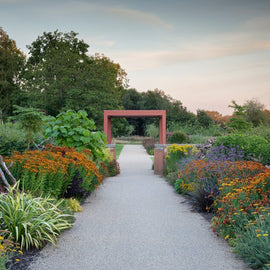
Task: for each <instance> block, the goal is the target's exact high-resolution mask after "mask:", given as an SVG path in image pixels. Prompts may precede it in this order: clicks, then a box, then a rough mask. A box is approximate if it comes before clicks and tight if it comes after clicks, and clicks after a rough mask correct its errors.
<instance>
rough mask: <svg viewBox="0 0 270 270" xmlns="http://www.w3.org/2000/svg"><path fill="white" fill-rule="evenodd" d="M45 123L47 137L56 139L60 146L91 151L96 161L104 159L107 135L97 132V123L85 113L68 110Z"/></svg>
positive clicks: (48, 118) (46, 120)
mask: <svg viewBox="0 0 270 270" xmlns="http://www.w3.org/2000/svg"><path fill="white" fill-rule="evenodd" d="M44 121H45V122H46V125H45V126H46V127H45V136H46V137H52V138H54V139H55V140H56V142H57V144H58V145H59V146H67V147H75V148H77V149H78V151H81V150H82V149H90V150H91V152H92V155H93V158H94V159H102V157H103V148H104V144H105V141H106V137H105V134H104V133H103V132H100V131H95V130H96V126H95V123H94V121H93V120H90V119H88V118H87V113H86V112H85V111H78V112H77V113H76V112H74V111H72V110H68V111H66V112H62V113H60V114H58V115H57V116H56V118H55V117H52V116H50V117H46V118H44Z"/></svg>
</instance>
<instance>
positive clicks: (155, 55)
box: [0, 0, 270, 114]
mask: <svg viewBox="0 0 270 270" xmlns="http://www.w3.org/2000/svg"><path fill="white" fill-rule="evenodd" d="M0 26H2V27H3V29H4V30H5V31H6V32H7V33H8V35H9V36H10V38H12V39H14V40H15V41H16V43H17V46H18V47H19V48H20V49H21V50H22V51H24V52H27V49H26V45H30V44H31V43H32V42H33V41H34V40H36V38H37V37H38V36H39V35H42V33H43V32H44V31H45V32H49V31H54V30H56V29H58V30H59V31H61V32H69V31H71V30H73V31H75V32H78V33H79V38H80V39H83V40H84V41H85V42H86V43H88V44H89V45H90V48H89V54H94V53H104V54H105V55H106V56H108V57H109V58H110V59H112V60H113V61H114V62H117V63H119V64H120V65H121V67H122V68H124V69H125V70H126V72H127V74H128V78H129V84H130V87H131V88H136V89H137V90H138V91H147V90H154V89H155V88H158V89H162V90H164V91H165V92H166V93H167V94H169V95H171V96H172V97H174V98H176V99H179V100H181V101H182V103H183V105H184V106H186V107H187V109H188V110H189V111H192V112H196V110H197V109H205V110H216V111H219V112H220V113H222V114H231V113H232V109H230V108H228V105H229V104H231V101H232V100H235V101H236V102H237V103H239V104H243V103H244V102H245V101H247V100H250V99H253V98H256V99H257V100H258V101H259V102H261V103H263V104H264V105H265V106H266V108H267V109H270V0H226V1H224V0H196V1H195V0H186V1H184V0H167V1H164V0H162V1H161V0H153V1H152V0H150V1H147V0H136V1H134V0H132V1H130V0H126V1H125V0H99V1H91V0H81V1H75V0H74V1H70V0H65V1H64V0H62V1H61V0H46V1H44V0H0Z"/></svg>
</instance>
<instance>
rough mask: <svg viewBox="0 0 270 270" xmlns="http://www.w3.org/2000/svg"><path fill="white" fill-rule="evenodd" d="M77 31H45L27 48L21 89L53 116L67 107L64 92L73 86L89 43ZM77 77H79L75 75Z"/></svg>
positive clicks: (80, 70)
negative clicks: (80, 38) (27, 55)
mask: <svg viewBox="0 0 270 270" xmlns="http://www.w3.org/2000/svg"><path fill="white" fill-rule="evenodd" d="M76 36H77V33H75V32H73V31H71V32H70V33H61V32H58V31H57V30H56V31H54V32H53V33H51V32H49V33H46V32H44V33H43V35H42V36H39V37H38V38H37V40H36V41H34V42H33V43H32V44H31V45H30V46H27V47H28V49H29V55H30V57H29V59H28V61H27V64H26V67H25V69H24V72H23V73H22V77H21V78H22V81H23V83H22V85H23V90H24V91H25V92H26V94H28V97H29V102H30V104H31V105H33V106H35V107H39V108H42V109H44V110H46V112H47V113H48V114H51V115H56V114H58V113H59V112H60V111H61V110H62V108H64V107H65V106H66V99H67V93H68V92H69V91H71V90H74V89H76V82H77V80H78V78H80V74H81V72H82V70H83V66H84V62H85V60H86V59H87V55H86V52H87V49H88V47H89V46H88V45H87V44H86V43H84V42H83V41H81V40H78V38H77V37H76ZM78 76H79V77H78Z"/></svg>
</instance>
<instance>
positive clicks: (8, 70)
mask: <svg viewBox="0 0 270 270" xmlns="http://www.w3.org/2000/svg"><path fill="white" fill-rule="evenodd" d="M27 48H28V50H29V54H28V56H27V57H26V56H25V55H24V54H23V53H22V52H21V51H20V50H19V49H18V48H17V46H16V42H15V41H14V40H12V39H11V38H9V36H8V34H7V33H6V32H5V31H4V30H3V29H2V28H1V27H0V95H1V98H0V120H1V121H3V120H6V119H7V118H8V117H9V116H11V115H12V114H13V110H14V107H13V105H19V106H22V107H33V108H37V109H40V110H42V111H43V112H44V113H45V114H47V115H52V116H56V115H57V114H59V113H60V112H62V111H66V110H68V109H72V110H75V111H78V110H82V109H83V110H85V111H86V112H87V114H88V117H89V118H91V119H93V120H94V121H95V123H96V126H97V128H98V129H102V127H103V110H109V109H111V110H116V109H126V110H162V109H163V110H166V111H167V121H168V123H171V122H179V123H195V122H196V123H199V124H201V125H202V126H205V127H207V126H208V125H210V124H212V123H214V122H215V119H214V118H213V117H212V116H213V115H211V113H209V112H208V113H207V112H205V111H203V110H198V111H197V115H195V114H193V113H191V112H189V111H187V109H186V107H184V106H183V104H182V102H181V101H179V100H176V99H174V98H172V97H170V96H169V95H167V94H165V92H164V91H162V90H159V89H155V90H149V91H147V92H138V91H137V90H136V89H129V88H128V79H127V74H126V72H125V70H124V69H122V68H121V66H120V65H119V64H117V63H114V62H113V61H112V60H111V59H109V58H108V57H106V56H104V55H100V54H95V55H91V56H89V55H88V54H87V52H88V48H89V45H88V44H86V43H85V42H84V41H83V40H80V39H78V33H75V32H73V31H71V32H68V33H62V32H59V31H58V30H56V31H54V32H44V33H43V34H42V35H41V36H38V38H37V39H36V40H35V41H34V42H32V44H31V45H29V46H27ZM254 106H255V105H254ZM254 106H253V107H254ZM255 107H256V106H255ZM247 108H248V107H247ZM247 117H249V119H247V121H255V120H252V117H251V116H250V115H249V114H247ZM152 123H156V124H157V119H127V120H126V119H114V121H113V132H114V133H115V134H117V135H121V134H125V133H127V132H128V133H132V132H133V133H135V134H140V135H143V134H144V132H145V127H146V125H148V124H152Z"/></svg>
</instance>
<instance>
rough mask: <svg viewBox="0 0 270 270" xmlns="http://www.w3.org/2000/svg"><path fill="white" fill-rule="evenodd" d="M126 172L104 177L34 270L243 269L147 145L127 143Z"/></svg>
mask: <svg viewBox="0 0 270 270" xmlns="http://www.w3.org/2000/svg"><path fill="white" fill-rule="evenodd" d="M118 161H119V163H120V168H121V174H120V175H119V176H117V177H112V178H108V179H106V180H105V183H104V185H103V186H101V187H100V188H99V189H98V190H97V191H96V193H95V194H92V195H91V196H90V197H89V198H88V199H87V201H86V203H85V204H84V205H83V212H82V213H78V214H76V219H77V220H76V222H75V224H74V227H73V228H71V229H70V230H68V231H66V232H64V233H63V234H62V235H61V237H60V239H59V241H58V248H55V247H53V246H50V245H47V246H46V247H45V248H44V249H43V250H42V251H41V252H40V256H38V257H37V259H36V260H35V261H34V263H32V264H31V267H30V269H31V270H181V269H183V270H241V269H248V268H247V267H246V266H245V265H244V263H243V262H242V261H240V260H237V259H236V258H235V255H234V254H233V253H231V249H230V247H229V246H228V245H227V243H226V242H225V241H223V240H222V239H220V238H218V237H217V236H216V235H215V234H214V233H213V232H212V231H211V230H210V224H209V223H208V222H207V221H206V220H205V219H204V218H203V217H202V216H201V215H200V214H198V213H194V212H191V211H190V207H189V206H188V205H187V204H185V203H183V201H184V198H183V197H182V196H180V195H178V194H176V193H175V192H174V190H173V188H172V187H171V186H170V185H169V184H167V183H166V182H165V181H164V179H163V178H161V177H159V176H155V175H154V174H153V171H152V170H151V165H152V161H151V159H150V157H149V156H148V155H147V154H146V152H145V150H144V149H143V147H142V146H136V145H129V146H125V147H124V149H123V151H122V153H121V155H120V158H119V160H118Z"/></svg>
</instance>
